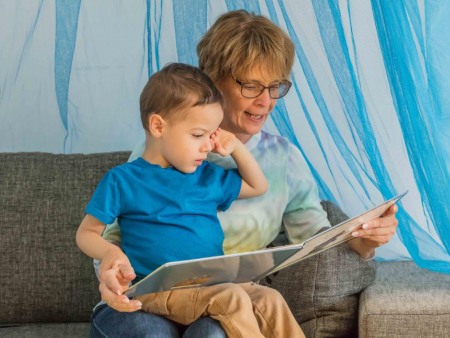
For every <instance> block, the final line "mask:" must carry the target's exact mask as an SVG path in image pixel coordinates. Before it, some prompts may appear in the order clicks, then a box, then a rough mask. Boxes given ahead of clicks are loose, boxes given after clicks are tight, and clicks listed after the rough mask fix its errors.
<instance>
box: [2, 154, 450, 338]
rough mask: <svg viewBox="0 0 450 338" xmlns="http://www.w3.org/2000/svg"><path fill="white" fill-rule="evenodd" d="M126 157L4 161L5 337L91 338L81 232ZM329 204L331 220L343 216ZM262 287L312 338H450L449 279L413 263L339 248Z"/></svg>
mask: <svg viewBox="0 0 450 338" xmlns="http://www.w3.org/2000/svg"><path fill="white" fill-rule="evenodd" d="M128 155H129V153H128V152H116V153H103V154H90V155H79V154H77V155H53V154H47V153H1V154H0V233H1V237H0V250H1V260H0V271H1V277H2V278H1V281H2V287H1V297H0V337H33V338H36V337H65V338H70V337H87V336H88V334H89V320H90V315H91V312H92V308H93V306H94V305H95V304H96V303H97V302H98V300H99V293H98V283H97V281H96V277H95V275H94V272H93V269H92V262H91V260H90V259H89V258H87V257H85V256H84V255H83V254H82V253H81V252H80V251H79V250H78V248H77V247H76V245H75V241H74V238H75V231H76V229H77V227H78V225H79V223H80V221H81V219H82V217H83V216H84V213H83V209H84V206H85V205H86V203H87V201H88V199H89V198H90V196H91V194H92V191H93V189H94V187H95V186H96V184H97V182H98V180H99V179H100V177H101V176H102V175H103V174H104V173H105V172H106V170H107V169H108V168H111V167H113V166H115V165H117V164H119V163H122V162H124V161H126V160H127V158H128ZM323 206H324V208H325V209H326V210H327V211H328V212H329V218H330V219H332V222H333V223H337V222H340V221H342V220H343V219H345V218H346V216H345V215H344V214H343V213H342V212H340V211H339V210H337V209H335V208H333V206H332V205H331V204H329V203H324V204H323ZM375 270H377V274H376V277H375ZM262 283H265V284H270V285H271V286H272V287H275V288H277V289H278V290H279V291H280V292H281V293H282V294H283V295H284V296H285V298H286V299H287V301H288V303H289V304H290V306H291V308H292V310H293V312H294V314H295V316H296V318H297V319H298V321H299V322H300V323H301V326H302V328H303V330H304V331H305V333H306V335H307V337H357V336H358V335H359V337H362V338H364V337H449V336H450V292H449V291H450V276H449V275H442V274H437V273H433V272H429V271H427V270H423V269H420V268H418V267H417V266H415V265H414V264H413V263H411V262H395V263H375V262H373V261H370V262H363V261H361V260H360V259H359V257H358V256H357V255H356V254H355V253H353V252H352V251H351V250H349V249H348V247H347V246H346V245H341V246H339V247H337V248H334V249H331V250H329V251H326V252H323V253H321V254H319V255H317V256H314V257H311V258H310V259H307V260H304V261H303V262H301V263H299V264H297V265H294V266H292V267H290V268H287V269H285V270H282V271H281V272H279V274H278V275H276V276H270V278H268V279H267V280H264V281H262Z"/></svg>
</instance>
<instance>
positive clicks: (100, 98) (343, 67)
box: [0, 0, 450, 273]
mask: <svg viewBox="0 0 450 338" xmlns="http://www.w3.org/2000/svg"><path fill="white" fill-rule="evenodd" d="M240 8H243V9H246V10H248V11H250V12H255V13H258V14H263V15H265V16H267V17H269V18H270V19H271V20H272V21H274V22H275V23H277V24H278V25H279V26H280V27H282V28H283V29H284V30H286V32H287V33H288V34H289V35H290V36H291V38H292V40H293V41H294V43H295V48H296V62H295V64H294V69H293V72H292V82H293V88H292V90H291V92H290V93H289V94H288V95H287V96H286V97H285V98H284V99H282V100H280V101H279V102H278V104H277V107H276V109H275V111H274V112H273V114H272V119H271V120H270V121H269V122H268V124H267V126H266V129H267V130H268V131H270V132H273V133H277V134H281V135H283V136H285V137H287V138H289V139H290V141H291V142H292V143H294V144H295V145H296V146H297V147H298V148H299V149H300V151H301V152H302V153H303V154H304V156H305V158H306V159H307V161H308V164H309V165H310V168H311V170H312V172H313V174H314V176H315V177H316V179H317V182H318V186H319V189H320V193H321V197H322V198H325V199H330V200H333V201H334V202H336V203H337V204H339V205H340V206H341V207H342V208H343V209H344V210H345V211H346V212H347V213H348V214H349V215H356V214H358V213H360V212H362V211H364V210H365V209H367V208H369V207H371V206H373V205H374V204H376V203H380V202H381V201H382V200H383V199H386V198H389V197H392V196H394V195H396V194H397V193H400V192H402V191H404V190H407V189H408V190H409V193H408V195H407V196H406V197H405V198H404V199H403V200H402V202H401V203H400V204H399V207H400V211H399V213H398V219H399V221H400V225H399V229H398V233H397V236H395V237H394V239H393V241H392V242H391V243H389V244H388V245H386V246H384V247H383V248H381V249H379V250H378V251H377V259H379V260H400V259H411V258H412V259H413V260H414V261H415V262H416V263H417V264H418V265H420V266H421V267H425V268H428V269H431V270H434V271H438V272H443V273H450V254H449V252H450V225H449V221H450V208H449V207H448V206H447V203H446V198H445V197H446V196H445V193H446V192H447V191H450V189H449V188H450V187H449V185H450V183H449V182H450V180H449V167H450V137H449V133H450V128H449V127H450V123H449V122H450V113H449V112H450V96H449V95H448V93H449V92H450V78H449V77H448V75H447V74H448V72H449V70H450V58H449V57H448V55H450V53H449V52H450V36H449V35H448V34H447V32H448V31H449V28H450V27H449V25H450V23H449V21H448V20H447V19H446V18H448V17H449V15H450V3H449V2H445V1H438V0H430V1H428V0H427V1H419V0H414V1H413V0H402V1H384V0H372V1H370V0H361V1H350V0H349V1H327V0H305V1H296V0H285V1H282V0H279V1H276V0H266V1H263V0H252V1H236V0H235V1H233V0H223V1H207V0H183V1H180V0H172V1H170V0H164V1H163V0H145V1H144V0H133V1H119V0H109V1H91V2H87V1H86V2H85V1H80V0H56V1H50V0H41V1H39V0H30V1H27V2H26V3H25V2H19V1H16V2H14V1H9V0H0V151H5V152H11V151H47V152H53V153H93V152H104V151H118V150H131V149H132V148H133V147H134V146H135V145H136V144H137V143H138V142H139V141H140V140H142V138H143V132H142V128H141V125H140V119H139V106H138V97H139V94H140V91H141V90H142V87H143V86H144V84H145V82H146V81H147V79H148V77H149V76H150V75H151V74H152V73H153V72H155V71H157V70H158V69H160V68H161V67H162V66H163V65H164V64H166V63H167V62H172V61H180V62H186V63H191V64H197V55H196V44H197V42H198V41H199V39H200V37H201V36H202V35H203V34H204V32H205V31H206V29H207V28H208V27H209V26H210V25H211V24H212V22H214V20H215V18H216V17H217V16H218V15H220V14H222V13H224V12H226V11H228V10H233V9H240Z"/></svg>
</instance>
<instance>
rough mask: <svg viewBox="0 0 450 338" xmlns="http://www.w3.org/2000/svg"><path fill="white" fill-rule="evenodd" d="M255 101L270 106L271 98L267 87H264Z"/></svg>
mask: <svg viewBox="0 0 450 338" xmlns="http://www.w3.org/2000/svg"><path fill="white" fill-rule="evenodd" d="M255 102H256V103H257V104H259V105H261V106H264V107H266V106H270V104H271V103H272V98H271V97H270V93H269V88H265V89H264V90H263V92H262V93H261V94H260V95H259V96H258V97H257V98H256V100H255Z"/></svg>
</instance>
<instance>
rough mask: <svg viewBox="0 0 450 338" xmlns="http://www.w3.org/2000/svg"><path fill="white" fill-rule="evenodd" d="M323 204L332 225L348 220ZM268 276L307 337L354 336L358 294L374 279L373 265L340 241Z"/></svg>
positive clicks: (326, 202) (326, 203)
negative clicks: (334, 245)
mask: <svg viewBox="0 0 450 338" xmlns="http://www.w3.org/2000/svg"><path fill="white" fill-rule="evenodd" d="M322 206H323V208H324V210H325V211H326V212H327V214H328V219H329V220H330V223H331V224H332V225H336V224H339V223H341V222H343V221H344V220H346V219H348V217H347V216H346V215H345V214H344V213H343V212H342V211H341V210H340V209H339V208H338V207H336V206H335V205H334V204H332V203H331V202H329V201H325V202H322ZM279 241H280V240H279ZM281 242H282V240H281V241H280V242H278V243H274V244H275V245H279V244H283V243H281ZM271 279H272V281H271V284H270V286H272V287H274V288H276V289H277V290H278V291H280V292H281V294H283V296H284V297H285V299H286V301H287V302H288V304H289V306H290V308H291V310H292V312H293V313H294V316H295V317H296V318H297V320H298V322H299V323H300V325H301V327H302V329H303V331H304V332H305V335H306V337H308V338H309V337H318V338H319V337H320V338H325V337H357V333H358V328H357V318H358V304H359V293H360V292H361V291H362V290H363V289H364V288H365V287H367V286H368V285H370V284H371V283H372V282H373V281H374V279H375V264H374V262H373V261H368V262H367V261H363V260H362V259H361V258H360V257H359V255H358V254H357V253H356V252H354V251H353V250H351V249H350V248H349V247H348V245H347V244H342V245H339V246H337V247H334V248H332V249H329V250H327V251H324V252H322V253H320V254H318V255H315V256H313V257H310V258H308V259H305V260H303V261H301V262H299V263H297V264H294V265H292V266H290V267H288V268H286V269H284V270H281V271H280V272H279V273H278V274H277V275H276V276H273V277H271ZM263 284H267V283H265V282H264V283H263Z"/></svg>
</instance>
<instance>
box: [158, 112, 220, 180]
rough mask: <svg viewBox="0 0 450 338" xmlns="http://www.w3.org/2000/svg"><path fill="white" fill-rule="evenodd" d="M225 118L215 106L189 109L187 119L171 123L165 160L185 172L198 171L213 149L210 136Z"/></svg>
mask: <svg viewBox="0 0 450 338" xmlns="http://www.w3.org/2000/svg"><path fill="white" fill-rule="evenodd" d="M222 118H223V111H222V107H221V106H220V104H219V103H214V104H206V105H203V106H197V107H192V108H189V109H188V111H187V113H186V117H185V118H184V119H182V120H180V121H177V122H175V123H169V122H168V123H167V124H166V125H165V126H164V131H163V134H162V142H161V156H162V161H165V162H166V163H165V164H167V165H171V166H173V167H175V168H177V169H178V170H179V171H181V172H184V173H192V172H194V171H195V170H196V169H197V167H199V166H200V165H201V164H202V162H203V161H204V160H205V159H206V157H207V155H208V153H209V152H210V151H211V150H212V143H211V139H210V135H211V134H212V133H213V132H215V131H216V130H217V128H218V127H219V125H220V122H221V121H222ZM161 164H164V163H161Z"/></svg>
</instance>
